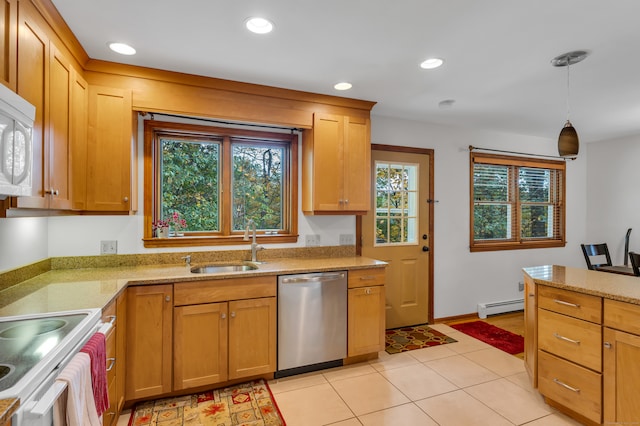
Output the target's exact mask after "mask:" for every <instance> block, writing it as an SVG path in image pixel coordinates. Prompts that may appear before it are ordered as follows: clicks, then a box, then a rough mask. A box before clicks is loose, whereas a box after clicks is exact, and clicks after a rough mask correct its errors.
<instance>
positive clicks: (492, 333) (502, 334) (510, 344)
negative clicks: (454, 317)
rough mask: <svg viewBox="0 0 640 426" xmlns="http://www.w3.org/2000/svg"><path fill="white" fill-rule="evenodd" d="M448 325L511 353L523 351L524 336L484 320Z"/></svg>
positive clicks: (515, 353)
mask: <svg viewBox="0 0 640 426" xmlns="http://www.w3.org/2000/svg"><path fill="white" fill-rule="evenodd" d="M449 326H450V327H452V328H455V329H456V330H458V331H460V332H462V333H464V334H467V335H469V336H471V337H475V338H476V339H478V340H482V341H483V342H485V343H488V344H490V345H491V346H493V347H496V348H498V349H500V350H503V351H505V352H506V353H508V354H511V355H517V354H519V353H522V352H524V337H522V336H520V335H518V334H515V333H512V332H510V331H507V330H504V329H502V328H499V327H496V326H495V325H493V324H489V323H486V322H484V321H471V322H463V323H460V324H449Z"/></svg>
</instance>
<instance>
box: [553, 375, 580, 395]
mask: <svg viewBox="0 0 640 426" xmlns="http://www.w3.org/2000/svg"><path fill="white" fill-rule="evenodd" d="M553 381H554V382H555V383H556V384H558V385H560V386H562V387H563V388H566V389H569V390H570V391H571V392H575V393H580V389H578V388H574V387H573V386H569V385H568V384H566V383H563V382H562V381H560V380H558V379H556V378H554V379H553Z"/></svg>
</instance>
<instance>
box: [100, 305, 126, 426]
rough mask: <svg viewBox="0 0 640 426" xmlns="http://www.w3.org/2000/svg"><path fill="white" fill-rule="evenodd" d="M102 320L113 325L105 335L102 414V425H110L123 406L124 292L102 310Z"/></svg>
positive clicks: (114, 421) (116, 419)
mask: <svg viewBox="0 0 640 426" xmlns="http://www.w3.org/2000/svg"><path fill="white" fill-rule="evenodd" d="M102 322H103V323H106V322H110V323H111V324H112V325H113V327H112V328H111V330H110V331H109V332H108V333H107V334H106V336H105V338H106V339H105V340H106V349H107V365H106V369H107V387H108V392H109V408H108V409H107V411H105V412H104V414H103V425H104V426H112V425H115V424H116V423H117V422H118V416H119V415H120V412H121V411H122V408H123V406H124V362H125V356H124V352H125V336H126V333H125V324H126V294H125V293H123V294H121V295H120V296H118V297H117V298H116V299H115V300H113V301H112V302H111V303H110V304H109V305H107V306H106V307H105V308H104V309H103V310H102Z"/></svg>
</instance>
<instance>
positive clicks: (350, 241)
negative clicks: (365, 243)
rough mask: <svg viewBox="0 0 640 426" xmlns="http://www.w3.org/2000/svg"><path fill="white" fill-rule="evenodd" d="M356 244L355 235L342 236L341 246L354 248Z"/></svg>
mask: <svg viewBox="0 0 640 426" xmlns="http://www.w3.org/2000/svg"><path fill="white" fill-rule="evenodd" d="M355 243H356V237H355V235H353V234H340V245H341V246H352V245H355Z"/></svg>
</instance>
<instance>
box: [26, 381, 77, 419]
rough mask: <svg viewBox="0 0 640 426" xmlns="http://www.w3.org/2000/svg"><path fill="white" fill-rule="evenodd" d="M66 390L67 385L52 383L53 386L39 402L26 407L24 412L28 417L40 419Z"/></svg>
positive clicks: (57, 382)
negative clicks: (26, 412)
mask: <svg viewBox="0 0 640 426" xmlns="http://www.w3.org/2000/svg"><path fill="white" fill-rule="evenodd" d="M66 388H67V384H66V383H64V382H59V381H55V382H53V385H52V386H51V387H50V388H49V390H48V391H46V392H45V394H44V395H42V398H40V400H39V401H33V402H32V403H31V404H29V405H27V407H26V410H27V411H28V413H29V415H30V416H31V417H42V416H44V415H45V414H47V413H48V412H49V411H50V410H51V409H52V408H53V404H55V402H56V401H57V400H58V398H59V397H60V395H61V394H62V392H64V390H65V389H66Z"/></svg>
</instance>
